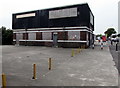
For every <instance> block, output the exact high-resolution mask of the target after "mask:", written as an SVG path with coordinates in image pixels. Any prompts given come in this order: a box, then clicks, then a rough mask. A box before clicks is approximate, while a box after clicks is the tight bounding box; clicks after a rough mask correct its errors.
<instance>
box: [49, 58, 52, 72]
mask: <svg viewBox="0 0 120 88" xmlns="http://www.w3.org/2000/svg"><path fill="white" fill-rule="evenodd" d="M48 64H49V65H48V69H49V70H51V67H52V60H51V58H49V61H48Z"/></svg>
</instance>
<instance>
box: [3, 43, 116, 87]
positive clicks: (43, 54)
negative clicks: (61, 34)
mask: <svg viewBox="0 0 120 88" xmlns="http://www.w3.org/2000/svg"><path fill="white" fill-rule="evenodd" d="M71 51H72V48H53V47H38V46H3V47H2V71H3V72H4V73H5V74H6V77H7V86H117V85H118V71H117V69H116V67H115V66H114V65H115V63H114V61H113V58H112V56H111V54H110V51H109V46H108V45H104V49H103V50H101V49H100V45H99V44H97V43H96V45H95V49H91V48H89V49H82V50H80V53H78V49H76V48H74V53H75V55H74V57H71ZM48 58H52V70H50V71H49V70H48ZM33 63H35V64H36V67H37V68H36V71H37V73H36V74H37V79H35V80H33V79H32V77H33Z"/></svg>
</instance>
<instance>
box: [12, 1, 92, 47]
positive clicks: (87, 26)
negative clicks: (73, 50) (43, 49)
mask: <svg viewBox="0 0 120 88" xmlns="http://www.w3.org/2000/svg"><path fill="white" fill-rule="evenodd" d="M12 29H13V31H14V35H13V41H14V44H21V45H45V46H58V47H80V46H82V45H85V46H86V47H89V46H91V45H92V44H93V42H94V38H93V36H94V35H93V31H94V15H93V13H92V12H91V10H90V8H89V6H88V4H87V3H84V4H77V5H70V6H63V7H56V8H50V9H43V10H35V11H29V12H22V13H15V14H13V15H12Z"/></svg>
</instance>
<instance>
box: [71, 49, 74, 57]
mask: <svg viewBox="0 0 120 88" xmlns="http://www.w3.org/2000/svg"><path fill="white" fill-rule="evenodd" d="M73 56H74V50H73V49H72V53H71V57H73Z"/></svg>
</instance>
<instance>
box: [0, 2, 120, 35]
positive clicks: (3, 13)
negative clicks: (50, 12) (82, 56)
mask: <svg viewBox="0 0 120 88" xmlns="http://www.w3.org/2000/svg"><path fill="white" fill-rule="evenodd" d="M84 2H87V3H88V4H89V6H90V8H91V10H92V12H93V14H94V16H95V31H94V33H95V34H100V33H101V34H104V31H106V30H107V28H109V27H114V28H115V29H116V31H118V2H119V0H2V1H1V5H0V27H1V26H5V27H7V28H10V29H11V28H12V13H18V12H25V11H31V10H38V9H45V8H51V7H58V6H65V5H72V4H80V3H84Z"/></svg>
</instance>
